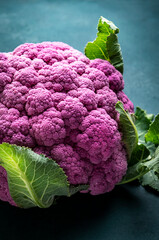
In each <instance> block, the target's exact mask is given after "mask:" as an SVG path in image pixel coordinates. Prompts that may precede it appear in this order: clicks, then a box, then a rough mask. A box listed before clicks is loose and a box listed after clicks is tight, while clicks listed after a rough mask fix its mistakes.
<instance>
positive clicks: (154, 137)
mask: <svg viewBox="0 0 159 240" xmlns="http://www.w3.org/2000/svg"><path fill="white" fill-rule="evenodd" d="M145 139H146V141H150V142H152V143H154V144H159V114H158V115H157V116H156V117H155V120H154V122H153V123H151V125H150V129H149V131H148V132H147V134H146V135H145Z"/></svg>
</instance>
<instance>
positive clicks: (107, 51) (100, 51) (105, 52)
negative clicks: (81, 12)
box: [85, 17, 124, 74]
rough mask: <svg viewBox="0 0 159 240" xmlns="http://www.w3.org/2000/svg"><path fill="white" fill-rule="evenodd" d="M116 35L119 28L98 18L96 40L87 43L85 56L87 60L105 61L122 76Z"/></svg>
mask: <svg viewBox="0 0 159 240" xmlns="http://www.w3.org/2000/svg"><path fill="white" fill-rule="evenodd" d="M117 33H119V28H117V27H116V26H115V25H114V23H113V22H111V21H109V20H107V19H106V18H104V17H100V19H99V22H98V33H97V38H96V39H95V40H94V41H93V42H88V43H87V45H86V47H85V55H86V56H87V57H88V58H89V59H96V58H100V59H105V60H107V61H109V62H110V63H111V64H112V65H113V66H114V67H115V68H116V69H117V70H118V71H120V72H121V73H122V74H123V68H124V64H123V58H122V53H121V48H120V45H119V43H118V37H117Z"/></svg>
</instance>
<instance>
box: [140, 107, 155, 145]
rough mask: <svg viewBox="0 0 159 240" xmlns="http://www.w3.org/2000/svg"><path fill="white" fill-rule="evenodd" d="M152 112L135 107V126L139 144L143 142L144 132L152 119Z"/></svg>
mask: <svg viewBox="0 0 159 240" xmlns="http://www.w3.org/2000/svg"><path fill="white" fill-rule="evenodd" d="M153 117H154V115H153V114H151V115H150V114H147V113H146V111H144V110H143V109H141V108H139V107H137V108H136V111H135V126H136V128H137V132H138V137H139V138H138V141H139V144H145V134H146V133H147V131H148V129H149V126H150V124H151V122H152V120H153Z"/></svg>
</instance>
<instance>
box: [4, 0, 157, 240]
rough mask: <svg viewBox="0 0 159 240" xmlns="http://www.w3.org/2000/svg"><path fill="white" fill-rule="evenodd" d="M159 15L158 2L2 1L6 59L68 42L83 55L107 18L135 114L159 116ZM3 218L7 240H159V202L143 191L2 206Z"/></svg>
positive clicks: (131, 189) (119, 189)
mask: <svg viewBox="0 0 159 240" xmlns="http://www.w3.org/2000/svg"><path fill="white" fill-rule="evenodd" d="M158 9H159V1H155V0H125V1H124V0H120V1H119V0H111V1H106V0H105V1H104V0H96V1H95V0H94V1H93V0H92V1H86V0H85V1H84V0H80V1H75V0H72V1H71V0H70V1H64V0H63V1H60V0H59V1H51V0H32V1H31V0H19V1H14V0H5V1H3V0H0V51H1V52H2V51H5V52H7V51H12V50H13V49H14V48H15V47H16V46H18V45H19V44H22V43H24V42H41V41H62V42H66V43H68V44H70V45H72V46H73V47H74V48H77V49H78V50H80V51H83V50H84V46H85V44H86V43H87V42H88V41H92V40H94V38H95V35H96V25H97V21H98V18H99V17H100V16H101V15H103V16H104V17H106V18H108V19H110V20H112V21H113V22H114V23H115V24H116V25H117V26H118V27H119V28H120V33H119V41H120V44H121V47H122V52H123V58H124V63H125V73H124V79H125V92H126V93H127V94H128V96H129V97H130V99H131V100H132V101H133V102H134V103H135V106H137V105H139V106H140V107H142V108H144V109H146V110H147V111H148V112H152V113H158V112H159V107H158V102H159V83H158V81H159V77H158V75H159V74H158V64H159V45H158V42H159V40H158V39H159V31H158V25H159V14H158ZM0 211H1V215H0V216H1V218H0V239H1V240H5V239H6V240H8V239H24V240H25V239H27V240H28V239H46V240H52V239H53V240H54V239H55V240H58V239H59V240H89V239H91V240H127V239H129V240H142V239H144V240H158V239H159V195H155V194H152V193H149V192H148V191H146V190H145V189H144V188H142V187H140V186H134V185H127V186H120V187H116V188H115V190H114V191H112V192H111V193H109V194H105V195H102V196H96V197H93V196H88V195H86V194H85V195H84V194H77V195H75V196H73V197H72V198H70V199H62V200H60V202H59V203H58V204H57V205H56V206H53V207H51V208H50V209H45V210H44V209H30V210H21V209H17V208H14V207H11V206H9V204H7V203H3V202H1V203H0Z"/></svg>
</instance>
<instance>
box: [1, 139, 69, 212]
mask: <svg viewBox="0 0 159 240" xmlns="http://www.w3.org/2000/svg"><path fill="white" fill-rule="evenodd" d="M0 165H1V166H2V167H4V168H5V170H6V171H7V176H8V184H9V190H10V194H11V197H12V198H13V200H14V201H15V203H16V204H17V205H18V206H19V207H22V208H30V207H35V206H38V207H40V208H47V207H49V206H50V205H52V203H53V201H54V197H55V196H61V195H66V196H68V195H69V183H68V181H67V177H66V175H65V173H64V171H63V170H62V169H61V168H60V167H59V165H58V164H57V163H56V162H55V161H53V160H51V159H49V158H46V157H44V156H43V155H39V154H36V153H35V152H33V151H32V150H31V149H29V148H25V147H19V146H16V145H10V144H8V143H2V144H0Z"/></svg>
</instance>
